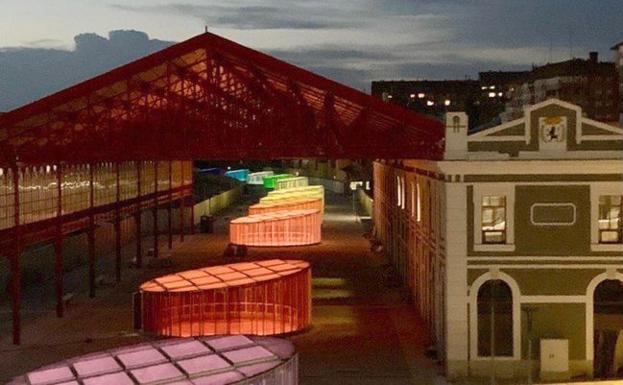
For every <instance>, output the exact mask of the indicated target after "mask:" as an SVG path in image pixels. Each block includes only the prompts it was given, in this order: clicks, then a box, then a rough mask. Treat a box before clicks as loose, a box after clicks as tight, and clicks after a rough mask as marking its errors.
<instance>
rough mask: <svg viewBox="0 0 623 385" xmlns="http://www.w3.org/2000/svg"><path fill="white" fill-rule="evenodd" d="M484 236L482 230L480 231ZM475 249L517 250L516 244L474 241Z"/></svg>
mask: <svg viewBox="0 0 623 385" xmlns="http://www.w3.org/2000/svg"><path fill="white" fill-rule="evenodd" d="M480 234H481V237H482V231H481V232H480ZM474 251H515V244H509V243H503V244H496V243H490V244H489V243H482V244H475V243H474Z"/></svg>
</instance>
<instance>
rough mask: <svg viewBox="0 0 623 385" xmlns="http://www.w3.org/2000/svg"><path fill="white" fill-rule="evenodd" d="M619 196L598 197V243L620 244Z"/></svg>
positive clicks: (622, 240) (620, 198)
mask: <svg viewBox="0 0 623 385" xmlns="http://www.w3.org/2000/svg"><path fill="white" fill-rule="evenodd" d="M622 201H623V197H622V196H621V195H600V196H599V243H622V242H623V236H622V231H621V229H622V226H621V211H622V210H621V203H622Z"/></svg>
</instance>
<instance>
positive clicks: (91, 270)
mask: <svg viewBox="0 0 623 385" xmlns="http://www.w3.org/2000/svg"><path fill="white" fill-rule="evenodd" d="M93 169H94V166H93V163H90V164H89V229H88V232H87V238H88V244H89V297H90V298H95V218H94V217H93V207H94V205H95V196H94V193H95V190H94V184H93V173H94V170H93Z"/></svg>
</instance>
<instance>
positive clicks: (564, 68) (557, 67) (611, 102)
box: [501, 52, 620, 122]
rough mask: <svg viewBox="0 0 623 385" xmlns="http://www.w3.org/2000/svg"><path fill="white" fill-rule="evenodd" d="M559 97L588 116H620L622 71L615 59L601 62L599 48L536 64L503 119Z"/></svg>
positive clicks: (610, 118)
mask: <svg viewBox="0 0 623 385" xmlns="http://www.w3.org/2000/svg"><path fill="white" fill-rule="evenodd" d="M550 98H557V99H560V100H564V101H566V102H569V103H573V104H576V105H578V106H580V107H582V111H583V112H584V114H585V116H586V117H588V118H591V119H595V120H598V121H602V122H615V121H618V120H619V106H620V99H619V75H618V73H617V69H616V67H615V65H614V63H609V62H599V60H598V56H597V52H591V53H590V55H589V58H588V59H571V60H566V61H563V62H559V63H551V64H546V65H544V66H540V67H535V68H534V69H533V70H532V71H530V73H529V75H528V76H527V77H526V79H525V81H524V82H522V83H521V85H519V86H517V87H514V90H513V92H512V93H511V94H510V100H509V101H508V102H507V103H506V108H505V111H504V113H503V114H502V115H501V117H502V120H503V121H510V120H514V119H518V118H520V117H522V116H523V114H524V108H525V107H526V106H528V105H533V104H537V103H540V102H542V101H545V100H547V99H550Z"/></svg>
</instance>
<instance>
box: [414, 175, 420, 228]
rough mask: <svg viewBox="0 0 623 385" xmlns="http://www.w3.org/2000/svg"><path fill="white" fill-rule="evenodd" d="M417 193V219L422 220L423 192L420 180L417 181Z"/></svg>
mask: <svg viewBox="0 0 623 385" xmlns="http://www.w3.org/2000/svg"><path fill="white" fill-rule="evenodd" d="M415 195H416V199H417V210H416V216H415V219H416V220H417V221H418V222H421V221H422V193H421V189H420V182H416V183H415Z"/></svg>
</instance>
